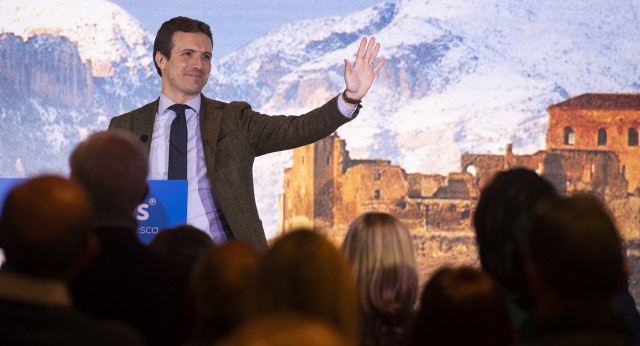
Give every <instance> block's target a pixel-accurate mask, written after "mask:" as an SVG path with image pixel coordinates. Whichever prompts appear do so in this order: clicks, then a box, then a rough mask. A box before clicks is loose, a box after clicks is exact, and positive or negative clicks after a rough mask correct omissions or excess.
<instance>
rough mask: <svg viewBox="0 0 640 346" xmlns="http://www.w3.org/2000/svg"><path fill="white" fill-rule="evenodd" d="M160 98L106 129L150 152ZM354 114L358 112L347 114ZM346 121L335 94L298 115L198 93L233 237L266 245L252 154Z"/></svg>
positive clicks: (209, 157)
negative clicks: (129, 136)
mask: <svg viewBox="0 0 640 346" xmlns="http://www.w3.org/2000/svg"><path fill="white" fill-rule="evenodd" d="M158 101H159V99H157V100H155V101H154V102H152V103H149V104H147V105H145V106H142V107H141V108H138V109H136V110H133V111H131V112H129V113H126V114H123V115H120V116H117V117H114V118H112V119H111V123H110V124H109V128H110V129H113V128H118V129H124V130H128V131H131V132H133V133H134V134H135V135H136V136H138V137H140V139H141V140H142V141H143V142H144V143H145V145H146V147H147V152H149V149H150V147H151V138H152V134H153V124H154V121H155V116H156V112H157V110H158ZM355 115H357V111H356V113H355V114H354V116H352V117H351V119H353V118H355ZM349 120H350V119H348V118H346V117H344V116H343V115H342V113H340V110H339V109H338V105H337V97H334V98H333V99H331V100H330V101H329V102H327V103H326V104H324V105H323V106H321V107H319V108H316V109H314V110H312V111H310V112H308V113H305V114H303V115H300V116H284V115H278V116H269V115H265V114H261V113H258V112H255V111H253V110H252V109H251V106H250V105H249V104H247V103H245V102H231V103H224V102H220V101H216V100H211V99H208V98H206V97H204V95H202V101H201V105H200V131H201V137H202V146H203V149H204V158H205V164H206V166H207V175H208V177H209V181H210V183H211V187H212V189H213V193H214V196H215V198H216V200H217V201H218V203H219V205H220V208H221V209H222V213H223V215H224V216H225V219H226V220H227V223H228V224H229V227H230V228H231V233H232V234H233V236H234V238H235V239H237V240H242V241H247V242H250V243H252V244H254V245H256V246H257V247H258V248H266V246H267V240H266V237H265V235H264V229H263V227H262V221H260V217H259V215H258V209H257V207H256V201H255V194H254V187H253V161H254V159H255V157H256V156H260V155H263V154H267V153H271V152H275V151H280V150H286V149H293V148H296V147H299V146H303V145H307V144H310V143H313V142H315V141H317V140H320V139H322V138H324V137H326V136H328V135H330V134H331V133H333V132H334V131H335V130H336V129H337V128H338V127H340V126H341V125H343V124H344V123H346V122H348V121H349Z"/></svg>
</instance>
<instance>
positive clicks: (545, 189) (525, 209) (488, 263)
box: [473, 168, 557, 294]
mask: <svg viewBox="0 0 640 346" xmlns="http://www.w3.org/2000/svg"><path fill="white" fill-rule="evenodd" d="M555 196H557V192H556V190H555V188H554V187H553V185H551V183H549V182H548V181H547V180H545V179H544V178H542V177H541V176H539V175H538V174H537V173H536V172H534V171H532V170H529V169H525V168H514V169H510V170H508V171H504V172H500V173H498V174H497V175H496V176H495V177H494V179H493V180H492V181H491V182H490V183H489V184H488V185H487V186H486V187H484V188H483V189H482V191H481V193H480V199H479V200H478V205H477V207H476V211H475V213H474V216H473V226H474V228H475V232H476V242H477V245H478V253H479V255H480V263H481V264H482V269H483V270H484V271H485V272H486V273H487V274H489V275H490V276H491V278H492V279H493V280H495V281H496V283H498V285H500V286H501V287H502V288H503V289H505V290H506V291H507V292H509V293H512V294H520V293H523V292H525V291H526V289H527V284H526V278H525V274H524V270H523V267H522V264H523V260H522V242H523V241H524V240H525V239H526V234H527V233H528V232H529V230H530V229H531V222H532V218H533V213H534V210H535V207H536V205H537V204H538V203H539V202H540V201H541V200H544V199H546V198H550V197H555Z"/></svg>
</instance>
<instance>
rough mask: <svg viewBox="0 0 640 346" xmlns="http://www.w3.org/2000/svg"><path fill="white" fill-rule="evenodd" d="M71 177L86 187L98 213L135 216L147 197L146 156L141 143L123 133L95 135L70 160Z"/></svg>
mask: <svg viewBox="0 0 640 346" xmlns="http://www.w3.org/2000/svg"><path fill="white" fill-rule="evenodd" d="M69 165H70V166H71V178H72V179H74V180H76V181H78V182H80V183H81V184H82V185H84V186H85V187H86V188H87V191H88V192H89V198H90V199H91V202H92V203H93V207H94V209H95V211H96V212H99V213H104V212H109V213H123V214H127V215H132V214H133V212H134V210H135V208H136V206H137V205H138V204H139V203H140V202H141V201H142V200H143V199H144V197H145V196H146V194H147V191H148V188H147V182H146V179H147V173H148V170H149V168H148V164H147V155H146V153H145V148H144V146H143V145H142V142H141V141H140V140H139V139H138V138H136V137H135V136H134V135H133V134H131V133H129V132H126V131H121V130H109V131H102V132H96V133H94V134H92V135H90V136H89V137H88V138H87V139H86V140H84V141H82V142H81V143H80V144H79V145H78V146H77V147H76V149H75V150H74V151H73V153H71V157H70V158H69Z"/></svg>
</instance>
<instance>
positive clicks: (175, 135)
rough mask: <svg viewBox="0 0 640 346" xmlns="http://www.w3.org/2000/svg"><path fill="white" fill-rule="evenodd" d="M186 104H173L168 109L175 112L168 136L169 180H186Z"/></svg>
mask: <svg viewBox="0 0 640 346" xmlns="http://www.w3.org/2000/svg"><path fill="white" fill-rule="evenodd" d="M187 108H189V106H187V105H181V104H174V105H172V106H171V107H169V109H171V110H172V111H174V112H176V118H175V119H173V121H172V122H171V133H170V138H169V180H187V118H186V117H185V115H184V111H185V109H187Z"/></svg>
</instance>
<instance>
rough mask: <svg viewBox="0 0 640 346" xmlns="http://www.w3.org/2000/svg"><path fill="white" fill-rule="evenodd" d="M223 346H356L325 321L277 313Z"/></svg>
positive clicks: (252, 323) (245, 327)
mask: <svg viewBox="0 0 640 346" xmlns="http://www.w3.org/2000/svg"><path fill="white" fill-rule="evenodd" d="M217 345H219V346H299V345H305V346H329V345H330V346H355V344H354V343H352V342H349V341H348V340H347V339H346V338H345V337H344V336H343V335H342V334H341V333H340V332H339V331H338V330H337V329H336V328H335V326H332V325H330V324H328V323H327V322H326V321H323V320H321V319H314V318H310V317H308V316H306V315H297V314H292V313H277V314H273V315H267V316H264V317H262V318H258V319H255V320H253V321H250V322H249V323H247V324H246V325H243V326H242V327H241V328H240V329H239V330H238V331H237V332H236V333H234V334H233V335H231V336H230V337H228V338H227V339H225V340H223V341H222V342H220V343H218V344H217Z"/></svg>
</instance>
